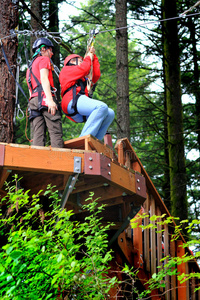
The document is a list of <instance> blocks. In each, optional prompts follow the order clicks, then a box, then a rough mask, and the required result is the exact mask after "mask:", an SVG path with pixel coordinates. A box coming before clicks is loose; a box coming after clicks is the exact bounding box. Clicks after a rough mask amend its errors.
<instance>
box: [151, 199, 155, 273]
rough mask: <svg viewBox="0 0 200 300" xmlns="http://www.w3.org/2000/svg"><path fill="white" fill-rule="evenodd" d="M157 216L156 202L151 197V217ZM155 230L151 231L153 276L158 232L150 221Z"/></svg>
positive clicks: (153, 222)
mask: <svg viewBox="0 0 200 300" xmlns="http://www.w3.org/2000/svg"><path fill="white" fill-rule="evenodd" d="M155 214H156V207H155V200H154V198H153V197H152V196H151V198H150V217H151V216H154V215H155ZM150 223H151V224H153V227H154V228H151V229H150V239H151V274H154V273H156V230H155V221H150Z"/></svg>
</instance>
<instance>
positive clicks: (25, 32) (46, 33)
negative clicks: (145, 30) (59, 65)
mask: <svg viewBox="0 0 200 300" xmlns="http://www.w3.org/2000/svg"><path fill="white" fill-rule="evenodd" d="M197 4H200V1H199V2H197V3H196V5H195V6H194V7H196V6H197ZM192 8H193V7H191V8H190V9H189V10H187V11H185V12H183V13H182V14H180V15H179V16H177V17H172V18H166V19H161V20H154V21H149V22H143V23H140V24H134V25H128V26H124V27H117V28H112V29H107V30H100V31H98V34H100V33H106V32H111V31H118V30H122V29H127V28H134V27H144V26H146V25H149V24H156V23H159V22H166V21H172V20H177V19H181V18H183V17H184V18H185V17H187V18H189V17H193V16H198V15H199V14H200V12H198V13H193V14H189V15H187V16H186V15H185V14H186V13H187V12H189V11H190V10H191V9H192ZM10 32H11V34H10V35H7V36H5V37H2V38H0V41H1V40H3V39H7V38H11V37H13V36H16V34H19V35H20V34H21V35H25V36H36V37H40V36H48V37H50V38H52V39H53V40H54V42H56V43H57V44H61V43H62V38H61V37H59V36H57V37H56V35H62V34H66V31H64V29H62V31H61V32H49V31H47V30H44V29H43V30H36V31H34V30H28V29H25V30H14V29H12V30H10ZM67 33H68V34H74V32H69V31H68V32H67ZM77 34H81V35H90V32H77ZM96 34H97V32H96Z"/></svg>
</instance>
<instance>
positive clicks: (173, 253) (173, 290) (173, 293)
mask: <svg viewBox="0 0 200 300" xmlns="http://www.w3.org/2000/svg"><path fill="white" fill-rule="evenodd" d="M169 246H170V256H171V257H175V256H176V242H175V241H170V244H169ZM174 269H175V268H172V271H173V270H174ZM171 300H177V296H176V276H175V275H172V276H171Z"/></svg>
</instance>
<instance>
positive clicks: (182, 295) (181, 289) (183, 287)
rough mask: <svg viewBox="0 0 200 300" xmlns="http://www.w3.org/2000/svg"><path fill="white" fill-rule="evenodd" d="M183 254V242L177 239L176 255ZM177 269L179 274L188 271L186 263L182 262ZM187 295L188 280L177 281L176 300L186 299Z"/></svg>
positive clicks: (180, 255)
mask: <svg viewBox="0 0 200 300" xmlns="http://www.w3.org/2000/svg"><path fill="white" fill-rule="evenodd" d="M183 255H185V249H184V248H183V242H182V241H177V256H178V257H182V256H183ZM177 271H178V272H180V274H182V273H185V274H187V273H188V266H187V263H182V264H181V265H178V266H177ZM188 299H190V297H189V281H188V280H187V281H185V282H184V283H180V281H178V300H188Z"/></svg>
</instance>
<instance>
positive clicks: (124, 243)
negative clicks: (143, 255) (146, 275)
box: [118, 231, 135, 266]
mask: <svg viewBox="0 0 200 300" xmlns="http://www.w3.org/2000/svg"><path fill="white" fill-rule="evenodd" d="M118 245H119V247H120V248H121V250H122V252H123V253H124V255H125V257H126V259H127V261H128V262H129V264H130V265H131V266H132V265H133V258H135V255H133V251H134V249H133V244H132V242H131V241H130V240H128V239H127V238H126V232H125V231H123V232H122V233H121V234H120V235H119V236H118ZM134 254H135V252H134Z"/></svg>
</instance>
